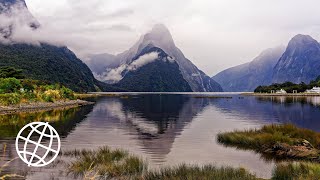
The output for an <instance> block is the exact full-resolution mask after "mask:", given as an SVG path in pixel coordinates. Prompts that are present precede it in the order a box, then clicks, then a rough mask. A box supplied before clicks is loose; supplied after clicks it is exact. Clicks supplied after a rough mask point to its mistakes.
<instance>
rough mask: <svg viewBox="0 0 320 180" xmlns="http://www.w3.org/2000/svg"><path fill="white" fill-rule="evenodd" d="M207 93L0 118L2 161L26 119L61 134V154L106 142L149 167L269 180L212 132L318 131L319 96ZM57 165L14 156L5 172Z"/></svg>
mask: <svg viewBox="0 0 320 180" xmlns="http://www.w3.org/2000/svg"><path fill="white" fill-rule="evenodd" d="M212 95H213V94H201V95H196V94H131V95H128V96H127V95H122V96H120V97H99V98H96V99H94V101H95V102H96V103H95V104H94V105H89V106H85V107H81V108H73V109H68V110H55V111H50V112H46V113H34V114H31V115H30V114H18V115H9V116H8V115H7V116H0V120H1V121H0V122H1V123H2V125H0V132H1V136H0V139H1V140H0V146H2V148H1V152H0V153H1V155H0V158H1V159H0V163H1V164H3V163H4V162H5V161H8V160H10V159H12V158H14V157H16V154H15V149H14V136H15V134H16V133H17V131H19V129H20V128H21V127H22V126H23V124H24V123H26V122H31V121H51V122H52V123H51V124H52V125H53V126H54V127H55V128H56V129H57V131H58V132H59V134H60V136H61V138H62V151H63V150H73V149H75V148H76V149H83V148H86V149H95V148H98V147H101V146H105V145H107V146H110V147H112V148H122V149H126V150H129V151H130V153H133V154H136V155H139V156H141V157H143V158H145V159H147V160H148V162H149V165H150V166H151V167H152V168H159V167H163V166H174V165H179V164H181V163H187V164H198V165H203V164H216V165H217V166H221V165H228V166H233V167H244V168H246V169H248V170H250V171H251V172H253V173H256V174H257V175H258V176H259V177H264V178H268V177H270V176H271V173H272V168H273V167H274V164H275V162H273V161H272V160H265V159H264V158H262V157H261V156H260V155H259V154H256V153H254V152H251V151H243V150H237V149H234V148H227V147H224V146H222V145H220V144H218V143H217V142H216V135H217V133H219V132H226V131H232V130H235V129H239V130H243V129H248V128H255V127H259V126H261V125H264V124H270V123H293V124H295V125H297V126H299V127H304V128H309V129H312V130H315V131H320V119H319V117H320V97H301V98H299V97H295V98H293V97H251V96H241V95H237V94H216V95H215V96H221V97H226V96H227V97H231V98H205V96H212ZM12 122H13V123H12ZM4 146H5V147H6V148H4ZM1 164H0V165H1ZM54 168H56V167H47V168H46V169H41V170H39V169H31V170H30V169H29V168H27V167H26V165H24V164H23V163H21V162H19V161H16V162H14V163H13V164H12V165H11V166H10V168H9V170H7V171H12V172H15V173H19V171H23V172H24V173H25V174H26V175H27V177H28V178H29V179H39V178H40V179H41V177H43V175H45V174H51V175H52V174H53V172H55V171H54V170H53V169H54ZM31 172H32V173H31ZM54 176H56V175H54ZM61 176H62V175H61ZM48 178H49V177H48Z"/></svg>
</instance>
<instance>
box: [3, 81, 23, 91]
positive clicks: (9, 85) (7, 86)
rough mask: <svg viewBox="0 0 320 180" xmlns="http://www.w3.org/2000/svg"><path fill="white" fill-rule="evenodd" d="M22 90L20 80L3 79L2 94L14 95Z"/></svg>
mask: <svg viewBox="0 0 320 180" xmlns="http://www.w3.org/2000/svg"><path fill="white" fill-rule="evenodd" d="M20 88H22V85H21V82H20V80H18V79H16V78H1V79H0V93H14V92H18V91H19V90H20Z"/></svg>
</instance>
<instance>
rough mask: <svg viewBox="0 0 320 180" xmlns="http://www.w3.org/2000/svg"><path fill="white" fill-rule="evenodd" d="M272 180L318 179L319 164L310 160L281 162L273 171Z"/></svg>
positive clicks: (319, 175) (319, 172) (319, 176)
mask: <svg viewBox="0 0 320 180" xmlns="http://www.w3.org/2000/svg"><path fill="white" fill-rule="evenodd" d="M272 179H273V180H316V179H320V164H318V163H310V162H296V163H281V164H278V165H277V166H276V168H275V169H274V171H273V176H272Z"/></svg>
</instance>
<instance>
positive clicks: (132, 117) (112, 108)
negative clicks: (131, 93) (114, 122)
mask: <svg viewBox="0 0 320 180" xmlns="http://www.w3.org/2000/svg"><path fill="white" fill-rule="evenodd" d="M99 106H100V107H99V108H104V109H105V111H107V112H108V113H109V114H108V115H109V116H111V117H113V118H115V119H118V120H119V121H120V122H121V123H128V122H129V123H131V124H132V125H133V126H134V127H136V128H138V129H139V130H140V131H142V132H144V133H148V134H157V133H158V128H157V126H156V125H155V124H152V123H151V122H148V121H147V120H146V119H145V118H142V117H139V115H138V114H136V113H135V112H131V111H123V104H122V103H121V102H120V101H119V100H118V99H113V100H112V101H108V103H103V104H99Z"/></svg>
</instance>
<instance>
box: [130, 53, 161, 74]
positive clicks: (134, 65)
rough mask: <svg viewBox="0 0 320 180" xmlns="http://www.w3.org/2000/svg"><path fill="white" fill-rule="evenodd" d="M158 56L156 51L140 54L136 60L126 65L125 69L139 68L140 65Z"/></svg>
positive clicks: (133, 69)
mask: <svg viewBox="0 0 320 180" xmlns="http://www.w3.org/2000/svg"><path fill="white" fill-rule="evenodd" d="M158 57H159V53H158V52H151V53H149V54H145V55H143V56H140V57H139V58H138V59H137V60H135V61H133V62H132V63H131V64H130V65H129V66H128V67H127V69H128V70H129V71H135V70H137V69H139V68H140V67H142V66H144V65H146V64H149V63H151V62H153V61H155V60H156V59H158Z"/></svg>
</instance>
